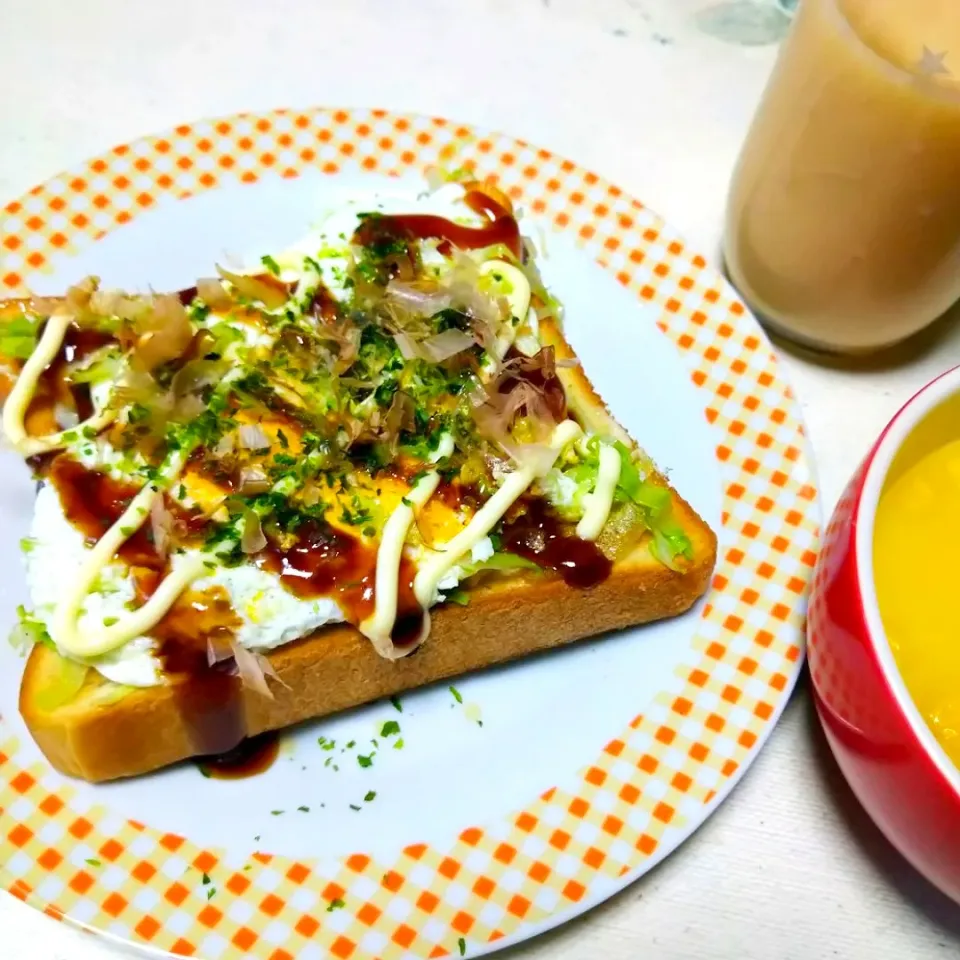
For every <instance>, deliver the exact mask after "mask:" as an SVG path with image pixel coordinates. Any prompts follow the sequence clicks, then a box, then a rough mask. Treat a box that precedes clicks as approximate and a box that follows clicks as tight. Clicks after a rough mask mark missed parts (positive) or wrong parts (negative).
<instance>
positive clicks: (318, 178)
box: [0, 110, 819, 960]
mask: <svg viewBox="0 0 960 960" xmlns="http://www.w3.org/2000/svg"><path fill="white" fill-rule="evenodd" d="M454 150H455V151H456V156H457V163H460V164H463V163H474V164H475V165H476V168H477V170H478V172H479V173H480V174H481V175H496V176H497V177H498V178H499V184H500V186H501V187H503V188H505V189H510V188H513V190H514V192H515V193H516V192H518V191H519V194H518V203H519V205H520V206H521V207H522V208H523V210H524V214H525V215H524V219H523V224H522V225H523V228H524V231H525V232H527V233H530V232H531V231H532V232H533V235H534V236H535V237H536V236H537V235H538V234H537V230H541V229H542V230H543V231H544V234H545V250H546V256H545V258H544V259H543V262H542V264H541V267H542V271H543V273H544V277H545V279H546V281H547V284H548V286H549V287H551V289H552V290H553V291H554V292H555V293H556V294H557V296H558V297H559V298H560V299H561V300H562V301H563V303H564V304H565V307H566V325H567V327H566V329H567V334H568V337H569V339H570V340H571V342H572V344H573V346H574V348H575V349H576V351H577V353H578V354H579V356H580V357H581V359H582V361H583V365H584V368H585V370H586V372H587V374H588V375H589V376H590V377H591V379H592V380H593V382H594V384H595V386H596V387H597V389H598V391H599V392H600V394H601V395H602V396H603V397H604V398H605V399H606V400H607V402H608V403H609V404H610V406H611V408H612V410H613V412H614V413H615V414H616V415H617V417H618V418H619V419H620V420H621V421H622V422H623V423H624V425H625V426H626V427H627V429H628V430H629V431H630V432H631V433H632V434H633V436H635V437H636V438H637V439H638V440H639V441H640V443H641V444H642V445H643V446H644V447H645V449H646V450H647V451H648V452H649V453H650V454H651V455H652V456H653V457H654V459H655V460H656V461H657V462H658V464H659V465H661V466H662V467H664V468H666V469H667V470H668V471H669V474H670V477H671V481H672V482H673V484H674V485H675V486H676V488H677V489H678V490H679V491H680V492H681V494H682V495H683V496H684V497H685V498H686V499H687V500H688V501H689V502H690V503H691V504H692V505H693V506H694V507H695V508H696V510H697V511H698V512H699V513H700V515H701V516H702V517H703V518H704V519H705V520H706V521H707V522H708V523H709V524H710V526H711V527H713V529H714V530H716V531H717V532H718V535H719V537H720V544H721V546H720V560H719V563H718V568H717V577H716V580H715V584H714V588H713V590H712V591H711V593H710V594H709V595H708V597H707V598H706V599H705V600H704V601H703V602H701V603H700V604H699V605H698V606H697V608H696V609H695V610H694V611H692V612H691V613H689V614H687V615H685V616H683V617H680V618H677V619H674V620H672V621H667V622H662V623H659V624H655V625H651V626H647V627H643V628H640V629H634V630H629V631H625V632H623V633H621V634H618V635H615V636H608V637H604V638H601V639H599V640H595V641H589V642H585V643H581V644H578V645H575V646H574V647H572V648H569V649H566V650H562V651H556V652H553V653H550V654H548V655H542V656H538V657H535V658H531V659H529V660H526V661H524V662H521V663H518V664H513V665H511V666H509V667H504V668H499V669H493V670H490V671H487V672H485V673H481V674H475V675H472V676H469V677H464V678H462V679H460V680H457V681H456V687H457V689H458V691H459V693H460V694H461V695H462V699H463V704H460V703H458V702H457V700H455V698H454V696H453V695H452V693H451V691H450V689H449V688H448V686H447V685H446V684H443V685H439V686H437V687H435V688H430V689H426V690H421V691H417V692H414V693H409V694H406V695H404V696H403V697H402V698H401V700H402V706H403V710H402V713H397V712H396V710H395V709H394V707H393V706H392V705H391V704H390V703H389V702H383V703H378V704H374V705H371V706H369V707H365V708H362V709H358V710H354V711H351V712H350V713H348V714H344V715H341V716H339V717H336V718H333V719H328V720H324V721H321V722H318V723H312V724H307V725H305V726H303V727H301V728H298V729H297V730H295V731H290V732H288V733H287V734H286V735H285V737H284V739H283V745H282V753H281V757H280V759H279V760H278V762H277V763H276V764H274V766H273V767H272V768H271V769H270V770H269V771H268V772H267V773H266V774H264V775H262V776H260V777H258V778H254V779H251V780H247V781H241V782H224V781H219V780H210V779H205V778H203V777H202V776H201V775H200V774H199V773H198V771H197V769H196V768H195V767H194V766H192V765H184V766H181V767H179V768H176V769H172V770H167V771H163V772H161V773H159V774H156V775H152V776H149V777H144V778H140V779H137V780H133V781H130V782H123V783H116V784H107V785H101V786H96V787H94V786H90V785H87V784H80V783H75V782H69V781H67V780H65V779H64V778H62V777H60V776H59V775H58V774H55V773H54V772H53V771H52V770H50V768H49V766H48V765H47V764H46V762H45V761H44V760H43V758H42V755H41V754H40V752H39V751H38V750H37V748H36V747H35V745H34V744H33V742H32V741H31V739H30V737H29V734H28V733H27V732H26V729H25V727H24V726H23V723H22V721H21V719H20V717H19V715H18V713H17V711H16V697H17V689H18V683H19V675H20V671H21V669H22V664H21V663H19V662H18V661H17V660H16V658H15V656H14V655H13V654H12V652H10V651H7V650H4V652H3V653H2V654H0V657H2V663H0V709H2V713H3V722H2V727H0V750H2V751H3V756H5V757H6V758H7V759H6V760H5V761H4V762H2V763H0V808H2V813H0V862H5V864H6V867H5V870H6V872H5V873H0V877H3V879H4V882H5V883H6V885H7V886H9V887H11V888H12V889H13V890H14V892H17V893H19V894H20V895H21V896H23V897H24V898H27V899H31V900H32V901H33V902H36V903H37V904H38V905H43V906H46V907H48V909H49V908H51V907H52V910H51V911H50V912H53V913H54V914H56V915H62V916H65V917H67V918H69V919H71V920H74V921H76V922H79V923H83V924H89V925H91V926H93V927H95V928H97V929H99V930H103V931H106V932H109V933H112V934H114V935H116V936H119V937H122V938H124V939H130V940H133V941H137V942H140V943H149V944H151V945H153V946H155V947H158V948H160V949H163V950H172V951H174V952H176V953H180V954H186V955H191V951H192V953H193V954H194V955H197V956H202V957H205V958H215V957H234V956H244V955H253V956H257V957H260V956H262V957H267V958H271V960H282V958H283V957H289V956H296V957H309V956H314V955H316V956H318V957H319V956H326V955H333V956H338V957H351V956H353V957H357V958H367V957H374V956H377V957H392V956H398V957H399V956H410V957H421V956H422V957H428V956H441V955H443V952H451V953H453V954H454V955H457V954H459V953H460V952H461V950H462V951H465V952H466V953H468V954H470V955H478V954H480V953H482V952H484V951H486V950H487V949H490V948H492V947H493V946H497V945H503V944H505V943H508V942H513V941H516V940H519V939H523V938H524V937H527V936H530V935H531V934H534V933H536V932H538V931H540V930H543V929H546V928H548V927H550V926H553V925H554V924H556V923H558V922H560V921H561V920H563V919H566V918H568V917H570V916H572V915H574V914H575V913H577V912H580V911H582V910H583V909H585V908H586V907H587V906H589V905H591V904H593V903H596V902H598V901H599V900H601V899H603V898H605V897H607V896H609V895H610V894H611V893H613V892H614V891H615V890H617V889H619V888H620V887H622V886H623V885H624V884H626V883H627V882H629V881H630V880H632V879H634V878H635V877H637V876H639V875H640V874H641V873H643V872H645V871H646V870H648V869H649V868H650V866H652V865H653V864H654V863H655V862H656V861H657V860H659V859H660V858H662V857H663V856H665V855H666V854H667V853H669V852H670V851H671V850H672V849H674V848H675V847H676V846H677V844H679V843H680V842H681V841H682V840H683V839H684V838H685V837H686V836H688V835H689V834H690V833H691V832H692V831H693V830H694V829H696V827H697V826H698V825H699V824H700V823H701V822H702V821H703V820H704V819H705V818H706V816H707V815H708V814H709V813H710V811H711V810H712V809H713V808H714V807H715V805H716V803H717V802H718V801H719V799H720V798H721V797H722V796H723V795H725V793H726V792H727V791H728V790H729V789H730V787H731V786H732V784H733V782H734V781H735V779H736V778H737V777H738V776H739V775H740V774H741V773H742V772H743V770H744V769H745V767H746V766H747V764H748V763H749V762H750V760H751V759H752V758H753V756H754V755H755V753H756V751H757V749H758V748H759V746H760V744H761V743H762V741H763V739H764V738H765V737H766V736H767V734H768V733H769V731H770V729H771V728H772V725H773V723H774V722H775V719H776V716H777V715H778V714H779V711H780V709H781V708H782V705H783V703H784V701H785V699H786V696H787V694H788V692H789V689H790V688H791V686H792V684H793V681H794V679H795V677H796V674H797V671H798V669H799V663H800V650H801V646H802V634H801V630H802V623H803V615H804V603H805V595H806V581H807V577H808V575H809V571H810V567H811V564H812V556H813V550H814V549H815V544H816V529H817V524H818V520H819V517H818V506H817V500H816V493H815V491H814V489H813V486H812V479H811V476H810V471H809V467H808V464H807V460H806V450H805V444H804V439H803V437H802V428H801V425H800V422H799V414H798V411H797V409H796V406H795V404H794V402H793V400H792V398H791V396H790V393H789V389H788V388H787V387H786V385H785V384H784V383H783V381H782V380H781V379H780V376H779V374H778V372H777V369H776V365H775V361H774V360H773V357H772V354H771V352H770V350H769V347H768V345H767V343H766V341H765V340H764V338H763V335H762V334H761V333H760V331H759V328H758V327H757V326H756V324H755V322H754V321H753V320H752V319H751V318H750V317H749V315H748V314H746V313H745V312H744V310H743V308H742V307H741V306H740V305H739V303H737V302H736V300H735V299H734V297H733V295H732V293H731V291H730V289H729V288H728V287H727V286H726V285H725V284H724V283H723V281H722V280H721V279H720V278H719V277H718V276H717V275H716V274H714V273H713V272H712V271H710V270H709V269H707V268H706V266H705V264H704V263H703V261H702V258H699V257H696V256H693V255H691V254H689V253H687V252H686V251H685V249H684V248H683V246H682V243H681V242H680V241H679V240H677V239H676V238H674V237H673V236H672V235H671V234H670V232H669V230H668V229H667V228H666V226H665V225H664V224H662V222H660V221H659V219H658V218H656V217H655V216H654V215H653V214H651V213H650V212H649V211H646V210H645V209H643V208H642V207H641V206H640V205H639V204H638V203H636V201H632V200H631V199H630V198H627V197H625V196H624V195H623V194H622V193H621V192H620V191H619V190H617V189H616V188H614V187H610V186H609V185H607V184H605V183H604V182H603V181H601V180H599V178H597V177H595V176H594V175H592V174H589V173H586V172H584V171H581V170H579V169H578V168H576V167H574V166H573V165H572V164H570V163H568V162H566V161H562V160H560V159H559V158H556V157H553V156H551V155H550V154H548V153H546V152H545V151H537V150H536V149H534V148H531V147H529V146H527V145H524V144H521V143H518V142H515V141H511V140H509V139H508V138H505V137H501V136H495V135H490V134H484V133H481V132H475V131H468V130H466V128H457V127H454V126H453V125H451V124H446V123H443V122H438V121H433V120H429V119H424V118H418V117H409V116H407V117H400V116H393V115H386V114H383V113H382V112H378V111H375V112H367V111H355V112H353V113H347V112H346V111H325V110H317V111H312V112H307V113H302V114H292V113H284V112H280V113H277V114H267V115H263V116H256V117H234V118H227V119H225V120H221V121H210V122H206V123H201V124H194V125H193V126H191V127H182V128H178V130H177V131H175V132H170V133H168V134H166V135H164V136H162V137H159V138H152V139H149V140H144V141H138V142H137V143H135V144H131V145H130V146H129V147H127V148H121V151H120V152H119V153H118V152H117V151H114V152H112V153H111V154H109V155H106V156H105V157H103V158H99V159H98V160H95V161H91V162H90V163H89V164H86V165H84V167H83V169H82V170H77V171H71V172H70V173H67V174H64V175H62V176H61V177H59V178H56V179H55V180H54V181H51V182H50V183H48V184H46V185H45V186H44V187H42V188H40V189H39V191H38V192H35V193H34V194H32V195H29V196H27V197H25V198H24V199H23V200H22V201H20V202H19V206H16V205H14V209H12V210H11V208H10V207H8V208H7V214H6V215H5V222H4V221H0V225H2V227H3V231H4V235H5V236H12V237H16V238H17V239H18V240H19V243H18V244H17V245H16V247H15V249H14V250H13V251H10V252H9V253H7V254H5V255H4V257H3V258H2V259H0V278H2V280H3V282H5V283H6V284H7V286H8V287H11V288H12V289H13V290H14V291H16V290H18V289H20V288H22V287H24V286H26V287H29V288H30V289H32V290H34V291H35V292H39V293H48V292H49V293H56V292H60V291H62V290H63V288H64V287H65V285H67V284H68V283H70V282H73V281H75V280H77V279H79V278H81V277H83V276H85V275H87V274H89V273H95V274H97V275H99V276H100V277H101V278H102V280H103V283H104V285H106V286H114V285H116V286H127V287H131V286H132V287H145V286H147V285H151V286H153V288H155V289H158V290H163V289H177V288H178V287H183V286H189V285H191V284H192V283H193V282H194V280H195V278H196V277H197V276H198V275H204V274H205V273H208V272H209V269H210V265H211V264H212V263H213V262H214V261H217V260H219V261H221V262H222V261H223V259H224V256H225V255H235V256H240V257H242V258H247V257H250V258H252V257H255V256H259V255H260V254H262V253H265V252H269V251H272V250H277V249H282V248H283V247H284V246H286V245H288V244H289V243H290V242H291V241H293V240H295V239H297V238H298V237H299V236H301V235H302V234H303V233H304V232H305V231H306V229H307V227H309V225H310V224H311V223H312V222H314V221H315V220H316V218H317V216H318V215H319V214H320V213H322V212H323V211H324V210H326V209H329V208H331V207H335V206H338V205H340V204H341V203H342V202H343V201H344V200H348V199H358V198H360V199H364V200H368V201H369V202H370V203H373V202H375V199H376V198H377V197H378V196H381V195H392V196H399V197H408V198H410V199H413V198H415V197H416V194H417V193H418V192H420V191H421V190H422V189H423V177H422V171H423V168H424V167H425V166H427V165H428V164H430V163H432V162H436V159H437V157H438V156H439V155H440V154H441V153H443V152H444V151H446V155H445V159H447V160H449V159H450V156H449V155H450V154H451V152H452V151H454ZM224 158H228V160H225V159H224ZM325 167H326V172H324V168H325ZM285 172H286V173H287V175H286V176H284V175H283V174H284V173H285ZM292 174H296V176H293V175H292ZM245 181H249V182H245ZM185 195H186V196H185ZM36 220H40V221H41V224H40V225H39V226H37V225H36V222H35V221H36ZM118 220H119V221H120V224H122V228H121V229H115V228H116V227H117V226H118ZM534 224H535V225H536V227H533V226H532V225H534ZM100 234H102V235H101V236H98V235H100ZM94 239H96V240H97V242H92V241H93V240H94ZM10 246H11V245H10V244H9V243H8V244H7V246H6V247H5V248H3V249H7V250H8V249H9V247H10ZM31 257H32V258H33V259H31ZM618 280H619V282H618ZM705 414H706V415H705ZM2 467H3V473H2V477H3V479H2V481H0V483H2V488H3V489H2V497H0V517H2V519H3V521H4V531H5V536H6V537H8V538H9V539H8V544H9V545H10V549H8V551H6V552H5V553H4V555H3V558H2V560H0V564H2V567H0V569H2V572H3V574H4V576H3V587H2V591H0V613H2V618H3V622H5V623H12V622H13V616H14V613H13V611H14V608H15V606H16V604H18V603H21V602H25V599H26V592H25V587H24V580H23V574H22V572H21V570H20V566H19V562H18V556H17V551H16V550H15V549H14V545H15V543H16V540H17V538H19V537H21V536H24V535H26V533H27V529H28V525H29V518H30V513H31V503H32V489H33V488H32V483H31V481H30V479H29V477H28V476H27V473H26V471H25V469H24V468H23V466H22V464H20V463H19V461H18V458H16V457H15V456H13V455H12V454H9V453H3V454H2ZM55 575H56V571H51V576H55ZM478 717H479V718H481V719H482V726H481V725H480V724H478V723H477V722H476V720H477V718H478ZM387 720H397V721H399V722H400V725H401V728H402V737H403V742H404V747H403V749H402V750H396V749H392V748H390V747H387V746H386V744H385V743H384V742H383V738H381V737H380V736H379V730H380V727H381V726H382V724H383V723H384V722H385V721H387ZM319 736H324V737H326V738H333V739H335V740H336V741H337V744H338V746H337V748H336V750H335V751H333V752H332V753H331V752H326V751H324V750H322V749H321V747H320V746H319V745H318V737H319ZM374 738H375V739H378V740H379V741H380V748H379V749H378V750H377V752H376V756H375V758H374V763H373V764H372V766H370V767H366V768H363V767H361V766H360V765H359V763H358V761H357V756H358V755H359V754H364V755H368V754H369V753H370V752H371V750H373V749H374V748H373V746H372V745H371V740H372V739H374ZM351 741H354V742H355V744H356V746H355V747H354V748H352V749H349V750H345V751H343V752H341V745H343V744H346V743H348V742H351ZM331 757H332V758H333V764H335V765H336V766H337V767H339V769H338V770H335V769H334V766H333V765H330V766H324V764H325V762H326V761H327V760H328V759H329V758H331ZM371 791H372V792H375V794H376V798H375V799H374V800H372V801H369V802H365V800H364V797H365V796H366V795H368V794H369V793H370V792H371ZM301 807H303V808H309V809H308V810H301V809H299V808H301ZM356 807H359V808H360V809H359V810H357V809H355V808H356ZM277 810H282V811H283V812H282V813H276V814H274V813H272V811H277ZM131 821H132V822H133V823H132V824H131ZM28 834H29V836H27V835H28ZM204 874H206V875H207V876H208V877H209V878H210V882H209V883H204V881H203V876H204ZM211 890H215V891H216V892H215V893H214V894H210V891H211ZM341 900H342V901H343V907H339V906H338V907H335V908H334V909H333V910H328V905H329V904H330V903H331V902H332V901H337V902H338V903H339V901H341ZM438 951H442V952H438Z"/></svg>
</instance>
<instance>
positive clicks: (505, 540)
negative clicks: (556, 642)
mask: <svg viewBox="0 0 960 960" xmlns="http://www.w3.org/2000/svg"><path fill="white" fill-rule="evenodd" d="M501 542H502V544H503V549H504V550H506V551H508V552H510V553H515V554H517V555H518V556H521V557H524V558H526V559H527V560H532V561H533V562H534V563H536V564H537V565H539V566H541V567H545V568H546V569H548V570H552V571H554V572H555V573H557V574H559V575H560V576H561V577H562V578H563V580H564V582H565V583H566V584H568V585H569V586H571V587H577V588H579V589H581V590H583V589H587V588H588V587H595V586H597V584H599V583H603V581H604V580H606V579H607V577H609V576H610V571H611V570H612V569H613V563H612V562H611V561H610V560H609V559H608V558H607V557H606V556H605V555H604V554H603V553H602V552H601V550H600V548H599V547H598V546H597V545H596V544H595V543H593V542H592V541H590V540H582V539H581V538H580V537H578V536H577V535H576V534H575V533H574V531H573V527H572V526H571V525H570V524H566V523H563V522H562V521H561V520H560V519H559V518H558V517H557V516H556V514H555V513H554V512H553V511H552V510H550V508H549V505H548V504H547V502H546V501H545V500H543V499H542V498H540V497H530V498H526V499H524V500H522V501H521V502H520V505H519V508H518V509H517V510H515V511H514V512H512V513H511V514H510V516H509V517H508V519H507V520H506V521H505V522H504V524H503V532H502V533H501Z"/></svg>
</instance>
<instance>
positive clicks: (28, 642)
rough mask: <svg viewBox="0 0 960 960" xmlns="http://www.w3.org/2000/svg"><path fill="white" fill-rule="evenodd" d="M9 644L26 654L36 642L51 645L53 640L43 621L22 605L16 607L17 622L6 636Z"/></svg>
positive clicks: (21, 654)
mask: <svg viewBox="0 0 960 960" xmlns="http://www.w3.org/2000/svg"><path fill="white" fill-rule="evenodd" d="M8 640H9V643H10V646H11V647H13V649H14V650H15V651H16V652H17V653H18V654H20V656H26V655H27V653H29V652H30V648H31V647H32V646H33V645H34V644H37V643H45V644H46V645H47V646H48V647H53V641H52V640H51V639H50V634H49V633H47V628H46V626H44V624H43V622H42V621H41V620H39V619H38V618H37V617H36V616H34V614H32V613H30V611H29V610H27V608H26V607H25V606H24V605H23V604H20V606H18V607H17V622H16V623H15V624H14V625H13V629H12V630H11V631H10V636H9V637H8Z"/></svg>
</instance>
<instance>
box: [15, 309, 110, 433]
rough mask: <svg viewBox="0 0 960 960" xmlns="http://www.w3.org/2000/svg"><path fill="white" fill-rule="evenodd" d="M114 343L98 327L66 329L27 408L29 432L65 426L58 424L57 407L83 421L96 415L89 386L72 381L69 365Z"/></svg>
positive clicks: (26, 419)
mask: <svg viewBox="0 0 960 960" xmlns="http://www.w3.org/2000/svg"><path fill="white" fill-rule="evenodd" d="M112 342H113V338H112V337H111V336H109V335H108V334H105V333H99V332H98V331H96V330H80V329H79V328H77V327H73V326H71V327H69V328H68V329H67V333H66V336H65V337H64V338H63V343H62V344H61V346H60V349H59V350H58V351H57V355H56V356H55V357H54V358H53V360H52V362H51V363H50V365H49V366H48V367H47V368H46V370H44V371H43V373H41V374H40V378H39V380H38V381H37V389H36V391H35V392H34V395H33V399H32V400H31V401H30V405H29V406H28V407H27V413H26V416H25V417H24V426H25V428H26V430H27V433H28V434H29V435H31V436H42V435H44V434H48V433H56V432H57V431H59V430H61V429H63V428H62V427H61V426H60V425H59V424H58V423H57V418H56V411H57V408H58V407H60V408H62V409H64V410H71V411H73V412H74V413H76V415H77V418H78V419H79V420H80V421H83V420H86V419H88V418H89V417H92V416H93V401H92V400H91V399H90V387H89V385H88V384H85V383H71V382H70V380H69V378H68V376H67V365H68V364H71V363H76V362H77V361H79V360H83V359H85V358H86V357H89V356H90V354H92V353H93V352H94V351H96V350H99V349H100V348H101V347H105V346H106V345H107V344H108V343H112Z"/></svg>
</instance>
